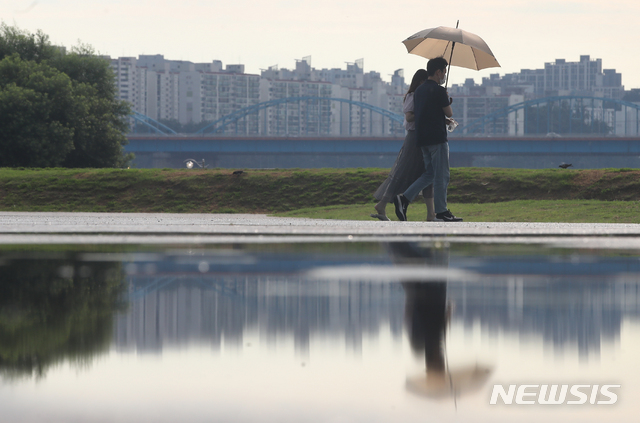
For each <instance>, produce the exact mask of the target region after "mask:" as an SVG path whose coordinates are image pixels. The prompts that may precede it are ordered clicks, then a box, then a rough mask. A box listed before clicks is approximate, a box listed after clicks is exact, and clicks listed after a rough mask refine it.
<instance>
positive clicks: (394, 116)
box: [196, 96, 404, 135]
mask: <svg viewBox="0 0 640 423" xmlns="http://www.w3.org/2000/svg"><path fill="white" fill-rule="evenodd" d="M312 101H336V102H341V103H347V104H350V105H352V106H357V107H360V108H362V109H367V110H370V111H371V113H378V114H380V115H382V116H384V117H386V118H389V119H390V120H391V121H392V122H396V123H400V124H402V123H403V122H404V116H403V115H401V114H398V113H393V112H391V111H389V110H386V109H383V108H381V107H377V106H372V105H371V104H367V103H364V102H361V101H354V100H347V99H344V98H336V97H315V96H298V97H285V98H280V99H276V100H269V101H264V102H261V103H258V104H254V105H252V106H248V107H245V108H242V109H240V110H237V111H235V112H233V113H230V114H228V115H226V116H223V117H221V118H219V119H217V120H215V121H213V122H211V123H210V124H208V125H207V126H205V127H203V128H202V129H200V130H199V131H197V132H196V134H198V135H201V134H205V132H207V130H209V133H216V132H220V131H222V130H223V129H224V128H225V127H227V126H228V125H231V124H233V123H235V122H238V121H239V120H240V119H242V118H244V117H246V116H248V115H250V114H254V113H258V112H260V111H261V110H264V109H267V108H269V107H276V106H279V105H282V104H287V103H296V102H312Z"/></svg>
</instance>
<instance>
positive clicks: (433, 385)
mask: <svg viewBox="0 0 640 423" xmlns="http://www.w3.org/2000/svg"><path fill="white" fill-rule="evenodd" d="M492 371H493V369H492V368H491V367H488V366H482V365H478V364H476V365H472V366H465V367H460V368H456V369H451V370H447V371H441V372H438V371H429V370H427V371H426V372H425V373H421V374H419V375H415V376H412V377H410V378H407V382H406V389H407V390H408V391H409V392H411V393H414V394H417V395H419V396H422V397H426V398H432V399H445V398H451V397H453V398H454V399H455V398H457V397H459V396H460V395H465V394H470V393H472V392H476V391H478V390H479V389H480V388H482V386H483V385H484V384H485V383H486V382H487V380H488V379H489V376H490V375H491V372H492Z"/></svg>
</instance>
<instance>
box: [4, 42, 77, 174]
mask: <svg viewBox="0 0 640 423" xmlns="http://www.w3.org/2000/svg"><path fill="white" fill-rule="evenodd" d="M74 97H75V96H74V93H73V87H72V83H71V80H70V79H69V77H68V76H67V75H65V74H63V73H61V72H59V71H57V70H56V69H54V68H52V67H50V66H48V65H46V64H43V63H40V64H39V63H36V62H33V61H24V60H21V59H20V58H19V57H18V55H17V54H14V55H12V56H10V57H7V58H5V59H3V60H1V61H0V166H3V167H11V166H29V167H52V166H60V165H61V164H62V163H63V162H64V160H65V158H66V157H67V155H68V154H69V153H70V152H71V151H72V150H73V149H74V145H73V135H74V128H73V121H74V118H75V116H77V112H78V110H77V109H78V102H77V101H76V100H75V98H74Z"/></svg>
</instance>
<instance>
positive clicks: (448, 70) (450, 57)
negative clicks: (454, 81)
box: [444, 41, 456, 88]
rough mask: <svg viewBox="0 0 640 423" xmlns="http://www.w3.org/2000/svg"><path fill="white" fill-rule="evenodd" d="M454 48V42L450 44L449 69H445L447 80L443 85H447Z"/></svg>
mask: <svg viewBox="0 0 640 423" xmlns="http://www.w3.org/2000/svg"><path fill="white" fill-rule="evenodd" d="M455 48H456V42H455V41H454V42H453V44H452V45H451V55H450V56H449V69H447V81H446V82H445V83H444V87H445V88H447V86H449V72H450V71H451V59H452V58H453V50H454V49H455Z"/></svg>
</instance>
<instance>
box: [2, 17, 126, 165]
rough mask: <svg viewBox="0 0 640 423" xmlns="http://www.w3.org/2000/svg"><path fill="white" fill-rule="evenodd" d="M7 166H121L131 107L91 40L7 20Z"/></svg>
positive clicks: (4, 129) (4, 162)
mask: <svg viewBox="0 0 640 423" xmlns="http://www.w3.org/2000/svg"><path fill="white" fill-rule="evenodd" d="M0 73H2V74H1V75H0V113H1V114H2V116H0V166H14V167H17V166H25V167H51V166H65V167H121V166H125V165H126V164H127V163H128V161H129V160H130V159H131V158H132V157H133V156H132V155H126V156H125V155H124V146H125V145H126V144H127V142H128V141H127V138H126V132H127V130H128V122H127V117H128V116H129V114H130V112H131V109H130V106H129V104H128V103H127V102H124V101H121V100H119V99H118V98H117V92H116V88H115V83H114V82H115V81H114V78H115V76H114V74H113V72H112V70H111V67H110V66H109V61H108V60H106V59H104V58H102V57H99V56H97V55H96V54H95V52H94V51H93V50H92V49H91V47H89V46H86V45H81V46H78V47H75V48H73V49H72V50H71V51H70V52H69V53H66V52H65V51H64V49H61V48H57V47H55V46H52V45H51V43H50V42H49V39H48V37H47V36H46V35H45V34H43V33H41V32H38V33H36V34H29V33H26V32H23V31H20V30H18V29H16V28H14V27H9V26H7V25H6V24H0Z"/></svg>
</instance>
